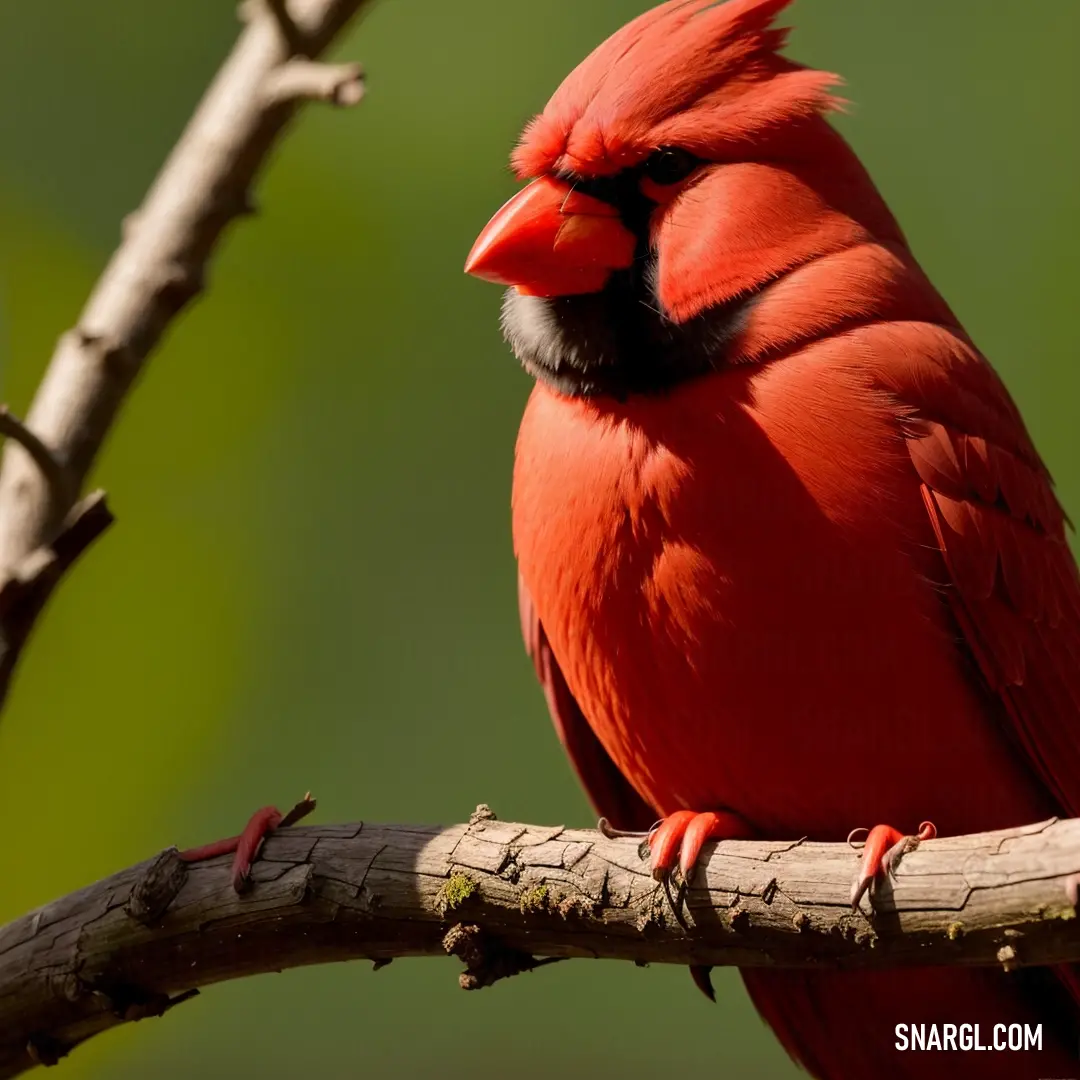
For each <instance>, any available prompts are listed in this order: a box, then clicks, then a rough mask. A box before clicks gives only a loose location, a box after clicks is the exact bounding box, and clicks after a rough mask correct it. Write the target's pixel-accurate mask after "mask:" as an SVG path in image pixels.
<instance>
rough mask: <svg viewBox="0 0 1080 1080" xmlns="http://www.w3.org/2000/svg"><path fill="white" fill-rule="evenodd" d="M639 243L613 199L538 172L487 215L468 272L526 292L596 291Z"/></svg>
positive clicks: (629, 260)
mask: <svg viewBox="0 0 1080 1080" xmlns="http://www.w3.org/2000/svg"><path fill="white" fill-rule="evenodd" d="M636 246H637V242H636V240H635V239H634V234H633V233H632V232H631V231H630V230H629V229H628V228H627V227H626V226H625V225H624V224H623V223H622V221H621V220H620V218H619V211H618V209H617V208H616V207H614V206H612V205H611V204H610V203H606V202H602V201H601V200H600V199H594V198H593V197H592V196H591V195H585V194H583V193H582V192H579V191H575V190H574V189H573V187H572V185H571V184H570V183H569V182H568V181H565V180H559V179H556V178H555V177H553V176H542V177H540V179H539V180H534V181H533V182H532V183H531V184H529V186H528V187H526V188H523V189H522V190H521V191H519V192H518V193H517V194H516V195H515V196H514V197H513V198H512V199H511V200H510V201H509V202H508V203H506V205H505V206H503V208H502V209H501V210H500V211H499V212H498V213H497V214H496V215H495V216H494V217H493V218H492V219H491V220H490V221H489V222H488V223H487V225H486V226H485V228H484V231H483V232H482V233H481V234H480V235H479V237H477V240H476V243H475V244H473V249H472V251H470V252H469V257H468V259H467V260H466V261H465V273H467V274H473V275H474V276H476V277H479V278H484V280H485V281H494V282H495V283H496V284H498V285H513V286H515V287H516V288H517V291H518V292H519V293H523V294H525V295H526V296H569V295H571V294H574V293H592V292H599V291H600V290H601V289H602V288H603V287H604V285H605V284H606V283H607V280H608V278H609V277H610V276H611V272H612V271H613V270H622V269H625V268H626V267H628V266H629V265H630V264H631V263H632V262H633V261H634V250H635V248H636Z"/></svg>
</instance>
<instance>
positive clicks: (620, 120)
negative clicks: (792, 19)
mask: <svg viewBox="0 0 1080 1080" xmlns="http://www.w3.org/2000/svg"><path fill="white" fill-rule="evenodd" d="M790 2H791V0H728V2H727V3H716V2H715V0H669V3H666V4H662V5H661V6H660V7H658V8H655V9H653V10H652V11H648V12H646V13H645V14H644V15H641V16H640V17H638V18H637V19H635V20H634V21H633V22H631V23H628V24H627V25H626V26H624V27H623V28H622V29H621V30H619V31H618V32H617V33H615V34H614V35H612V36H611V37H610V38H608V40H607V41H605V42H604V43H603V44H602V45H601V46H599V48H597V49H596V50H594V51H593V52H592V53H591V54H590V55H589V56H588V57H587V58H586V59H585V60H584V61H583V62H582V63H581V64H579V65H578V66H577V67H576V68H575V69H574V71H572V72H571V73H570V75H569V76H568V77H567V78H566V80H565V81H564V82H563V84H562V85H561V86H560V87H559V89H558V90H557V91H556V92H555V94H554V96H553V97H552V98H551V101H550V102H548V105H547V107H546V108H545V109H544V111H543V112H542V113H541V114H540V115H539V116H537V117H536V118H535V119H534V120H533V121H532V123H531V124H530V125H529V126H528V128H527V129H526V130H525V133H524V135H523V136H522V139H521V142H520V144H519V145H518V147H517V149H516V150H515V151H514V154H513V158H512V161H513V166H514V169H515V171H516V172H517V174H518V176H519V177H521V178H525V177H529V176H540V175H542V174H544V173H548V172H562V173H574V174H582V175H589V176H596V175H610V174H614V173H616V172H618V171H620V170H621V169H624V168H626V167H628V166H633V165H636V164H638V163H639V162H641V161H642V160H644V159H645V158H646V157H648V155H649V154H650V153H651V152H652V151H653V150H655V149H656V148H657V147H658V146H681V147H683V148H685V149H686V150H689V151H691V152H693V153H696V154H699V155H700V156H701V157H703V158H707V159H710V160H718V159H721V158H723V157H725V156H727V155H728V154H732V155H736V154H738V153H739V152H740V150H742V151H745V149H746V148H747V147H748V146H749V145H753V146H754V147H755V148H757V149H758V150H760V148H761V146H762V145H763V144H766V143H772V142H774V141H775V140H777V139H782V138H784V137H785V136H790V135H791V133H792V129H793V127H797V121H799V120H801V119H805V118H807V117H811V116H815V115H817V114H820V113H822V112H824V111H826V110H828V109H831V108H836V107H837V106H838V105H839V101H838V99H836V98H835V97H833V96H832V95H831V94H830V93H829V88H830V87H832V86H835V85H836V84H837V83H839V82H840V79H839V77H838V76H836V75H832V74H830V73H828V72H823V71H814V70H811V69H808V68H805V67H803V66H801V65H800V64H796V63H794V62H792V61H790V60H788V59H786V58H785V57H782V56H780V55H779V52H778V50H779V49H780V48H781V47H782V46H783V44H784V41H785V38H786V36H787V30H786V29H777V28H773V27H772V26H771V24H772V21H773V19H774V18H775V17H776V15H777V14H779V12H780V11H782V10H783V9H784V8H786V7H787V6H788V4H789V3H790Z"/></svg>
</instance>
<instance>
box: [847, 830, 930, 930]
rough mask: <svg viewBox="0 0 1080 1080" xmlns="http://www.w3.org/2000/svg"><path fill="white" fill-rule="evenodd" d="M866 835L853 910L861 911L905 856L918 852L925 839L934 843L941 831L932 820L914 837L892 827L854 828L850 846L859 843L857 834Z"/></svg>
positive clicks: (849, 837)
mask: <svg viewBox="0 0 1080 1080" xmlns="http://www.w3.org/2000/svg"><path fill="white" fill-rule="evenodd" d="M861 832H865V833H866V839H865V841H864V842H863V855H862V862H861V863H860V864H859V871H858V873H857V874H856V875H855V880H854V881H853V882H852V884H851V907H852V909H853V910H854V911H858V910H859V902H860V901H861V900H862V898H863V897H864V896H865V895H866V894H867V892H870V893H871V895H873V888H874V886H875V885H876V883H877V882H878V881H879V880H880V879H881V878H882V877H891V876H892V874H893V871H894V869H895V867H896V864H897V863H898V862H899V861H900V858H901V856H902V855H905V854H906V853H907V852H909V851H914V850H915V849H916V848H917V847H918V846H919V844H920V843H922V841H923V840H933V839H934V837H935V836H937V829H936V828H935V827H934V823H933V822H932V821H924V822H923V823H922V824H921V825H920V826H919V831H918V832H917V833H916V834H915V835H914V836H907V835H905V834H904V833H902V832H900V830H899V829H894V828H893V827H892V826H891V825H875V826H874V828H872V829H869V830H866V829H854V830H852V832H851V833H849V834H848V843H849V844H851V843H854V842H855V836H856V834H857V833H861Z"/></svg>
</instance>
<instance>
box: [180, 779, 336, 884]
mask: <svg viewBox="0 0 1080 1080" xmlns="http://www.w3.org/2000/svg"><path fill="white" fill-rule="evenodd" d="M314 809H315V800H314V799H313V798H312V797H311V792H310V791H309V792H308V793H307V794H306V795H305V796H304V797H303V798H302V799H301V800H300V801H299V802H298V803H297V804H296V805H295V806H294V807H293V808H292V809H291V810H290V811H289V812H288V813H287V814H284V815H283V814H282V813H281V811H280V810H278V808H277V807H276V806H264V807H263V808H262V809H261V810H256V811H255V813H254V814H252V815H251V817H250V818H249V819H248V823H247V824H246V825H245V826H244V831H243V832H242V833H241V834H240V835H239V836H230V837H229V838H228V839H226V840H218V841H217V842H216V843H214V844H205V845H204V846H202V847H197V848H188V849H187V851H181V852H180V858H181V859H183V860H184V862H202V860H203V859H213V858H215V857H216V856H218V855H228V854H229V853H230V852H233V853H234V857H233V865H232V886H233V888H234V889H235V890H236V891H237V892H238V893H241V892H244V891H245V890H246V889H247V888H248V886H249V885H250V884H251V865H252V863H254V862H255V860H256V859H257V858H258V857H259V852H260V851H261V850H262V845H263V841H264V840H265V839H266V837H267V836H269V835H270V833H272V832H274V831H275V830H276V829H284V828H287V827H288V826H289V825H295V824H296V822H298V821H299V820H300V819H301V818H304V817H307V815H308V814H310V813H311V811H312V810H314Z"/></svg>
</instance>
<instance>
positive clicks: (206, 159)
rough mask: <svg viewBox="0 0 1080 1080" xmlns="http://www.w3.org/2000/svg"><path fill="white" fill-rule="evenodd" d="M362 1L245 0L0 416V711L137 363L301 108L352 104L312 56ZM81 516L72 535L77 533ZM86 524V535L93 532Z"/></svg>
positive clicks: (98, 524)
mask: <svg viewBox="0 0 1080 1080" xmlns="http://www.w3.org/2000/svg"><path fill="white" fill-rule="evenodd" d="M366 2H367V0H288V2H287V0H247V2H246V3H244V4H243V5H242V7H241V12H242V15H243V17H244V19H245V21H246V23H247V28H246V29H245V31H244V33H243V34H242V35H241V37H240V39H239V41H238V42H237V44H236V47H235V48H234V49H233V51H232V53H231V55H230V56H229V58H228V59H227V60H226V62H225V64H224V65H223V67H222V68H221V71H220V72H219V73H218V75H217V77H216V78H215V80H214V82H213V83H212V84H211V86H210V88H209V89H208V90H207V92H206V94H205V96H204V98H203V100H202V102H201V103H200V104H199V106H198V108H197V110H196V112H195V114H194V116H193V117H192V119H191V122H190V123H189V124H188V126H187V129H186V130H185V131H184V133H183V135H182V136H181V138H180V140H179V141H178V142H177V144H176V146H175V148H174V149H173V151H172V153H171V154H170V156H169V158H168V160H167V161H166V162H165V164H164V166H163V167H162V169H161V172H160V173H159V175H158V177H157V179H156V180H155V181H154V183H153V185H152V187H151V188H150V191H149V192H148V194H147V196H146V198H145V200H144V202H143V204H142V206H141V207H140V208H139V210H137V211H136V212H135V213H133V214H131V215H130V216H129V217H128V219H127V220H126V221H125V222H124V229H123V240H122V243H121V245H120V247H119V248H118V249H117V250H116V252H115V254H114V255H113V257H112V259H111V260H110V261H109V264H108V266H107V267H106V268H105V271H104V273H103V274H102V276H101V278H100V280H99V281H98V283H97V285H96V286H95V288H94V291H93V293H92V294H91V296H90V298H89V300H88V301H87V304H86V307H85V308H84V309H83V312H82V314H81V315H80V317H79V320H78V323H77V324H76V326H75V327H74V329H72V330H69V331H68V332H67V333H65V334H64V335H63V336H62V337H61V338H60V340H59V342H58V344H57V346H56V351H55V352H54V354H53V357H52V360H51V361H50V363H49V367H48V370H47V371H46V373H45V377H44V379H43V380H42V383H41V386H40V387H39V389H38V392H37V394H36V396H35V398H34V402H33V405H32V406H31V409H30V412H29V414H28V416H27V417H26V421H25V423H22V422H20V421H17V420H16V419H15V418H14V417H12V416H10V414H8V413H7V412H6V411H3V412H0V435H5V436H7V445H6V446H5V449H4V456H3V463H2V466H0V705H2V704H3V701H4V698H5V697H6V694H7V690H8V686H9V684H10V681H11V677H12V674H13V671H14V668H15V665H16V663H17V661H18V658H19V655H20V653H21V651H22V648H23V645H24V644H25V642H26V639H27V637H28V636H29V634H30V632H31V630H32V628H33V625H34V623H35V621H36V620H37V617H38V615H39V613H40V611H41V609H42V608H43V606H44V604H45V602H46V600H47V599H48V597H49V595H50V594H51V592H52V590H53V589H54V588H55V586H56V584H57V582H58V581H59V580H60V577H61V576H62V574H63V573H64V571H65V570H66V569H67V568H68V567H69V566H70V565H71V564H72V563H73V562H74V561H75V560H76V559H77V558H78V557H79V555H80V554H81V553H82V552H83V551H84V550H85V549H86V547H88V546H89V545H90V544H91V543H92V542H93V541H94V540H95V539H96V538H97V536H98V535H100V533H101V532H102V531H104V529H105V528H106V527H107V526H108V524H109V522H110V521H111V520H112V519H111V517H110V516H109V515H108V513H107V511H105V509H104V503H103V502H102V501H101V499H100V497H99V498H98V499H97V501H96V502H95V507H97V509H96V511H95V514H94V516H92V517H91V518H90V520H89V522H87V521H84V520H82V517H81V515H79V514H77V513H74V512H73V511H74V509H76V507H75V506H74V504H75V501H76V499H77V498H78V494H79V492H80V491H81V490H82V487H83V484H84V483H85V481H86V478H87V475H88V473H89V471H90V469H91V467H92V465H93V463H94V459H95V457H96V456H97V453H98V451H99V450H100V449H101V447H102V445H103V443H104V441H105V438H106V436H107V435H108V432H109V430H110V429H111V427H112V424H113V423H114V421H115V419H116V417H117V414H118V413H119V410H120V407H121V405H122V404H123V402H124V400H125V399H126V397H127V395H128V393H129V391H130V390H131V388H132V386H133V384H134V382H135V380H136V378H137V377H138V376H139V374H140V373H141V371H142V369H143V367H144V365H145V362H146V359H147V357H148V356H149V354H150V353H151V351H152V350H153V349H154V347H155V346H156V345H157V343H158V341H159V340H160V339H161V337H162V335H163V334H164V333H165V331H166V329H167V328H168V326H169V324H170V323H171V322H172V320H173V319H174V318H175V317H176V316H177V315H178V314H179V313H180V311H181V310H182V309H183V308H185V307H186V306H187V305H188V304H189V303H190V302H191V301H192V300H193V299H195V297H197V296H198V295H199V294H200V293H201V292H202V291H203V289H204V283H205V275H206V268H207V264H208V262H209V260H210V258H211V256H212V254H213V252H214V249H215V248H216V246H217V243H218V240H219V239H220V237H221V234H222V233H223V231H224V230H225V228H226V226H227V225H228V224H229V223H230V222H231V221H233V220H234V219H235V218H237V217H239V216H241V215H243V214H247V213H250V212H251V209H252V204H251V197H250V191H251V187H252V185H253V183H254V181H255V179H256V177H257V175H258V173H259V170H260V169H261V167H262V166H263V164H264V162H265V161H266V159H267V157H268V155H269V153H270V151H271V149H272V148H273V146H274V145H275V143H276V142H277V140H278V138H279V137H280V136H281V134H282V132H283V131H284V129H285V128H286V126H287V125H288V123H289V121H290V120H291V119H292V117H293V115H294V114H295V112H296V108H297V106H298V105H299V104H300V103H302V102H304V101H311V100H321V101H327V102H330V103H332V104H336V105H352V104H355V103H356V102H358V101H359V100H360V97H361V94H362V91H363V77H362V73H361V70H360V68H359V66H358V65H356V64H333V65H332V64H322V63H318V62H316V61H317V57H318V56H320V55H321V54H322V53H323V52H324V51H325V50H326V49H327V48H328V47H329V45H330V44H331V43H332V42H333V40H334V39H335V38H336V37H337V36H338V34H340V32H341V31H342V30H343V29H344V28H345V26H346V25H347V24H348V23H349V21H350V20H351V19H352V17H353V16H354V15H355V14H356V13H357V12H358V11H359V10H360V8H361V7H363V6H364V4H365V3H366ZM80 521H82V524H81V527H76V526H79V523H80ZM89 526H93V527H89Z"/></svg>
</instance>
